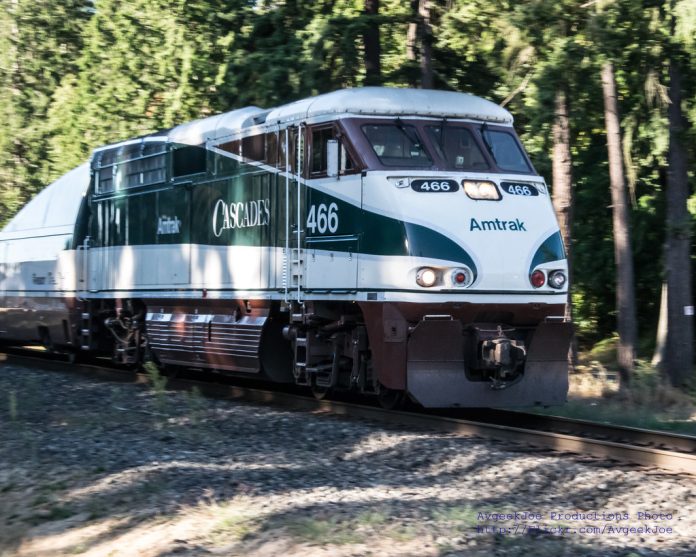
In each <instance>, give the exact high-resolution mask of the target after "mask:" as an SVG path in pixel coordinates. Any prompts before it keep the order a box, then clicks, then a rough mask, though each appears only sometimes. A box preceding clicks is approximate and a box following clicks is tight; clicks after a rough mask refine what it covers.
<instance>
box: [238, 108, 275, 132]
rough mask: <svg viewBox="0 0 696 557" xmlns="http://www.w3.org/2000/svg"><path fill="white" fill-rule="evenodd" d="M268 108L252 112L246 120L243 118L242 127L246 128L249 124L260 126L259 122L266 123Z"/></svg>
mask: <svg viewBox="0 0 696 557" xmlns="http://www.w3.org/2000/svg"><path fill="white" fill-rule="evenodd" d="M270 112H271V111H270V110H264V111H263V112H259V113H258V114H254V115H253V116H250V117H249V118H247V119H246V120H244V123H243V124H242V127H243V128H248V127H250V126H260V125H261V124H265V123H266V116H268V114H269V113H270Z"/></svg>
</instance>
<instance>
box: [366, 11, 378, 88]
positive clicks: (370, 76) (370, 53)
mask: <svg viewBox="0 0 696 557" xmlns="http://www.w3.org/2000/svg"><path fill="white" fill-rule="evenodd" d="M365 14H366V15H368V16H377V15H379V0H365ZM363 45H364V47H365V85H381V84H382V67H381V63H380V56H381V49H380V44H379V25H378V23H377V22H376V21H375V19H374V18H373V19H370V20H368V24H367V27H366V29H365V31H364V33H363Z"/></svg>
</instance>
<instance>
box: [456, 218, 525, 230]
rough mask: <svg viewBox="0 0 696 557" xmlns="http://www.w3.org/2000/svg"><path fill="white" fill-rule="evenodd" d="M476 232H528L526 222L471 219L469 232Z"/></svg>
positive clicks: (518, 220)
mask: <svg viewBox="0 0 696 557" xmlns="http://www.w3.org/2000/svg"><path fill="white" fill-rule="evenodd" d="M474 230H505V231H507V230H511V231H513V232H527V229H526V228H525V222H524V221H521V220H520V219H515V220H500V219H495V220H482V221H478V220H476V219H471V222H470V224H469V231H470V232H471V231H474Z"/></svg>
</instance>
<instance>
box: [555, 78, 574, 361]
mask: <svg viewBox="0 0 696 557" xmlns="http://www.w3.org/2000/svg"><path fill="white" fill-rule="evenodd" d="M568 112H569V111H568V98H567V96H566V93H565V91H564V90H563V89H558V90H557V91H556V101H555V110H554V117H553V128H552V134H553V155H552V157H553V167H552V182H553V208H554V211H555V212H556V218H557V219H558V225H559V227H560V229H561V236H562V237H563V244H564V245H565V249H566V258H567V261H568V278H569V284H570V285H571V288H572V284H573V281H572V269H573V266H572V253H573V247H572V243H571V241H572V240H571V227H572V222H573V168H572V163H573V160H572V158H571V154H570V123H569V116H568ZM566 317H567V318H568V319H571V320H572V318H573V303H572V299H571V298H570V295H569V296H568V304H567V305H566ZM568 359H569V361H570V363H571V365H575V362H576V360H577V345H576V343H575V341H573V343H572V345H571V349H570V354H569V358H568Z"/></svg>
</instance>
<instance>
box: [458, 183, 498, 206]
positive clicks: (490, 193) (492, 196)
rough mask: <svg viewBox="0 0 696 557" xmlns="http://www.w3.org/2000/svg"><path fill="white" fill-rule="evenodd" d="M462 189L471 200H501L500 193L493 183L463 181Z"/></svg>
mask: <svg viewBox="0 0 696 557" xmlns="http://www.w3.org/2000/svg"><path fill="white" fill-rule="evenodd" d="M462 187H463V188H464V191H465V192H466V194H467V195H468V196H469V197H470V198H471V199H487V200H489V201H499V200H500V192H499V191H498V188H497V187H496V185H495V184H494V183H493V182H484V181H479V180H462Z"/></svg>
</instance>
